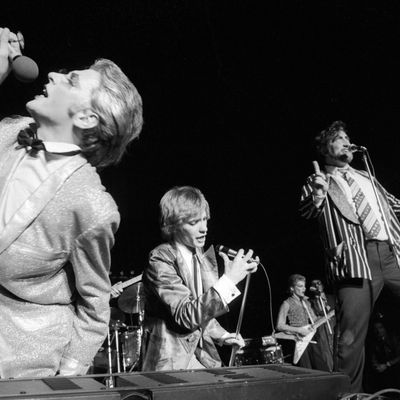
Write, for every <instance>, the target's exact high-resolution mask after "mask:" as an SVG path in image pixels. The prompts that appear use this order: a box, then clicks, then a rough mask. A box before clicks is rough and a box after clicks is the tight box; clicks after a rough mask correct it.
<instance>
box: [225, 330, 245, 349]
mask: <svg viewBox="0 0 400 400" xmlns="http://www.w3.org/2000/svg"><path fill="white" fill-rule="evenodd" d="M221 342H222V344H223V345H224V344H225V345H228V346H237V348H238V349H241V348H242V347H244V346H245V343H244V340H243V338H242V335H241V334H240V333H239V334H238V335H237V337H236V333H226V334H225V335H224V336H222V338H221Z"/></svg>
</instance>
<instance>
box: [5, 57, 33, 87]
mask: <svg viewBox="0 0 400 400" xmlns="http://www.w3.org/2000/svg"><path fill="white" fill-rule="evenodd" d="M11 69H12V71H13V73H14V76H15V77H16V78H17V79H18V80H19V81H20V82H24V83H28V82H33V81H34V80H35V79H36V78H37V77H38V76H39V67H38V66H37V64H36V63H35V61H33V60H32V58H29V57H26V56H22V55H18V56H15V57H14V58H13V60H12V63H11Z"/></svg>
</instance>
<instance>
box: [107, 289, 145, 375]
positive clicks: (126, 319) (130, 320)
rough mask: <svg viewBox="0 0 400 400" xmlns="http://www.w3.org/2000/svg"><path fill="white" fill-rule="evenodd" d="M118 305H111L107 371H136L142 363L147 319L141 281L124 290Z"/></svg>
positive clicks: (110, 372)
mask: <svg viewBox="0 0 400 400" xmlns="http://www.w3.org/2000/svg"><path fill="white" fill-rule="evenodd" d="M117 303H118V307H111V310H110V311H111V315H110V323H109V326H108V332H107V340H106V344H105V346H104V348H103V350H104V351H105V352H106V354H107V372H108V373H109V374H112V373H114V372H117V373H120V372H132V371H133V370H137V369H138V367H139V364H140V352H141V342H142V334H143V319H144V289H143V284H142V282H137V283H134V284H132V285H130V286H129V287H127V288H126V289H124V291H123V292H122V294H121V295H120V296H119V298H118V301H117Z"/></svg>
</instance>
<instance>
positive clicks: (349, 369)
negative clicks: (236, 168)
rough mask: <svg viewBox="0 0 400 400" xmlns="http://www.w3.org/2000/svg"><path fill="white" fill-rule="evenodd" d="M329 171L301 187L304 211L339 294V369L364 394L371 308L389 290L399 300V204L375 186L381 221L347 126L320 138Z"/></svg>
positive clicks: (336, 355)
mask: <svg viewBox="0 0 400 400" xmlns="http://www.w3.org/2000/svg"><path fill="white" fill-rule="evenodd" d="M316 145H317V152H318V155H319V157H320V159H321V161H322V162H323V165H324V168H323V170H322V171H319V168H316V170H315V173H314V174H313V175H311V176H310V177H309V178H308V180H307V183H306V185H305V186H304V187H303V189H302V194H301V204H300V212H301V214H302V216H304V217H305V218H308V219H311V218H316V219H317V220H318V223H319V225H320V232H321V234H322V242H323V245H324V250H325V256H326V262H327V265H328V267H329V268H328V269H329V271H330V278H332V279H334V281H335V287H336V295H337V304H338V307H339V309H338V310H337V313H336V317H337V323H336V328H337V333H336V339H337V340H336V341H337V343H336V344H335V349H334V364H335V365H334V367H335V369H336V370H337V371H341V372H344V373H347V374H348V375H349V376H350V380H351V384H352V390H353V391H354V392H360V391H361V390H362V375H363V367H364V342H365V337H366V334H367V329H368V322H369V318H370V314H371V311H372V307H373V305H374V303H375V301H376V299H377V298H378V296H379V294H380V292H381V290H382V288H383V287H384V286H387V287H388V288H389V289H390V290H391V291H392V292H393V293H394V294H395V295H396V296H397V297H400V269H399V265H398V264H397V262H396V256H399V255H400V225H399V222H398V220H397V216H396V213H399V212H400V201H399V200H398V199H396V198H395V197H394V196H392V195H391V194H389V193H388V192H386V190H385V189H384V188H383V187H382V186H381V185H380V184H379V183H378V182H376V181H375V183H376V187H377V192H378V195H379V199H380V201H381V203H382V205H383V209H384V211H383V212H384V213H385V215H386V217H387V220H388V225H389V231H390V232H389V233H390V235H391V237H392V238H393V242H394V245H393V246H391V245H389V242H388V239H389V235H388V232H387V231H386V228H385V226H384V224H383V221H382V214H381V210H380V209H379V207H378V203H377V199H376V197H375V195H374V191H373V187H372V185H371V182H370V180H369V178H368V175H367V173H366V172H364V171H358V170H355V169H354V168H352V167H350V165H349V164H350V163H351V161H352V160H353V153H352V152H351V150H350V139H349V137H348V135H347V133H346V126H345V124H344V123H343V122H341V121H336V122H334V123H332V124H331V125H330V126H329V127H328V128H327V129H326V130H323V131H322V132H321V133H320V134H319V135H318V136H317V137H316Z"/></svg>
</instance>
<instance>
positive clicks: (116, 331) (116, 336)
mask: <svg viewBox="0 0 400 400" xmlns="http://www.w3.org/2000/svg"><path fill="white" fill-rule="evenodd" d="M121 326H123V324H121V323H113V324H112V328H113V329H114V334H113V335H112V337H111V334H110V327H108V328H107V355H108V373H109V375H110V376H109V377H108V378H107V380H106V387H107V388H110V389H111V388H113V387H115V385H114V378H113V375H112V374H113V367H112V348H111V344H112V342H113V340H115V352H116V359H117V373H120V372H121V361H120V352H119V329H120V328H121ZM124 372H125V371H124Z"/></svg>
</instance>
